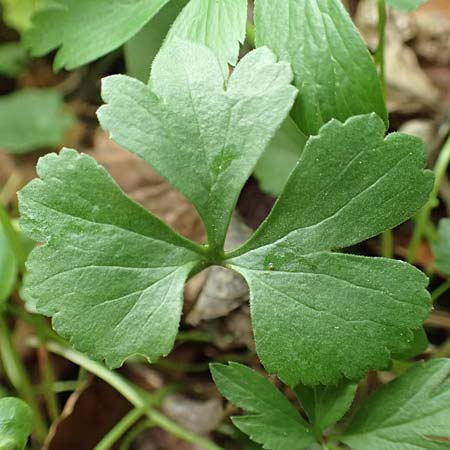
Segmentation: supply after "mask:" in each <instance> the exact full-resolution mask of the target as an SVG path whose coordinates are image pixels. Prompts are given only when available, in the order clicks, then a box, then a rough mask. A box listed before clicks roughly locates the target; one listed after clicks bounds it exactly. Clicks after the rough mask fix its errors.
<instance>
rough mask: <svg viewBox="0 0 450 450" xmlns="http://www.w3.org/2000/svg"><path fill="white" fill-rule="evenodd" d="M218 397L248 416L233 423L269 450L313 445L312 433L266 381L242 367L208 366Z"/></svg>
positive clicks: (295, 448)
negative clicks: (229, 402) (217, 390)
mask: <svg viewBox="0 0 450 450" xmlns="http://www.w3.org/2000/svg"><path fill="white" fill-rule="evenodd" d="M211 373H212V375H213V379H214V382H215V383H216V386H217V388H218V389H219V391H220V392H221V394H222V395H223V396H224V397H226V398H227V399H228V400H230V401H231V402H232V403H234V404H235V405H236V406H238V407H239V408H242V409H244V410H245V411H246V412H247V413H248V414H246V415H244V416H235V417H233V418H232V421H233V423H234V424H235V425H236V426H237V427H238V428H239V429H240V430H241V431H242V432H244V433H245V434H247V435H249V436H250V438H251V439H252V440H254V441H255V442H257V443H259V444H263V446H264V448H265V449H270V450H300V449H304V448H306V447H308V446H309V445H310V444H312V443H313V442H314V441H315V435H314V433H313V432H312V429H311V428H310V427H309V425H308V424H307V423H306V422H305V421H304V419H303V418H302V417H301V415H300V414H299V413H298V411H296V409H295V408H294V406H293V405H292V404H291V403H290V402H289V401H288V400H287V399H286V397H285V396H284V395H283V394H282V393H281V392H280V391H279V390H278V389H277V388H276V387H275V386H274V385H273V384H272V383H271V382H270V381H269V380H267V379H266V378H264V377H263V376H262V375H260V374H259V373H257V372H255V371H254V370H252V369H249V368H248V367H246V366H243V365H241V364H236V363H230V364H229V365H222V364H212V365H211Z"/></svg>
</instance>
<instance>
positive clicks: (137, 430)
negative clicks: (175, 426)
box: [119, 420, 154, 450]
mask: <svg viewBox="0 0 450 450" xmlns="http://www.w3.org/2000/svg"><path fill="white" fill-rule="evenodd" d="M153 426H154V425H153V424H152V423H151V422H150V421H148V420H147V421H146V422H142V423H140V424H138V425H137V426H135V427H134V428H133V429H132V430H131V431H130V432H129V433H128V434H127V435H126V436H125V437H124V439H123V440H122V444H121V445H120V449H119V450H129V449H130V447H131V445H132V444H133V442H134V440H135V439H136V438H137V437H138V436H139V435H140V434H141V433H142V432H143V431H144V430H148V429H149V428H152V427H153Z"/></svg>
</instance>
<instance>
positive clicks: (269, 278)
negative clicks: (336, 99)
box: [228, 114, 433, 386]
mask: <svg viewBox="0 0 450 450" xmlns="http://www.w3.org/2000/svg"><path fill="white" fill-rule="evenodd" d="M383 134H384V125H383V122H382V121H381V119H379V118H378V117H377V116H376V115H375V114H372V115H366V116H357V117H354V118H351V119H349V120H348V121H347V122H345V124H342V123H340V122H337V121H335V120H333V121H331V122H330V123H329V124H327V125H325V126H324V127H323V128H322V129H321V131H320V134H319V136H317V137H312V138H310V139H309V141H308V143H307V144H306V147H305V149H304V151H303V153H302V156H301V157H300V160H299V162H298V164H297V167H296V168H295V169H294V171H293V172H292V174H291V176H290V178H289V180H288V183H287V185H286V187H285V189H284V191H283V193H282V194H281V196H280V198H279V199H278V201H277V203H276V204H275V206H274V208H273V210H272V212H271V214H270V215H269V217H268V218H267V219H266V221H265V222H264V223H263V224H262V225H261V227H260V228H259V229H258V230H257V231H256V233H255V234H254V235H253V237H252V238H250V240H249V241H248V242H247V243H246V244H244V246H243V247H241V248H240V249H238V250H236V251H235V252H232V253H231V255H229V258H231V259H229V260H228V264H229V267H231V268H233V269H235V270H237V271H238V272H240V273H241V274H242V275H243V276H244V277H245V278H246V279H247V282H248V284H249V286H250V293H251V298H250V302H251V309H252V322H253V328H254V333H255V340H256V346H257V350H258V354H259V356H260V357H261V359H262V361H263V363H264V365H265V367H266V368H267V370H268V371H269V372H271V373H273V372H275V373H277V374H278V375H279V376H280V377H281V378H282V379H283V380H284V381H285V382H286V383H287V384H289V385H291V386H295V385H297V384H299V383H302V384H306V385H316V384H336V383H337V382H338V381H339V379H340V378H341V377H342V376H345V377H347V378H350V379H357V378H362V377H363V376H364V374H365V372H366V371H367V370H368V369H383V368H386V367H387V365H388V364H389V361H390V355H391V353H392V352H395V353H396V352H401V351H404V350H406V349H407V348H408V346H410V344H411V343H412V341H413V338H414V335H413V331H414V330H416V329H418V328H420V327H421V324H422V322H423V320H424V319H425V318H426V317H427V315H428V313H429V310H430V299H429V295H428V293H427V292H426V290H425V287H426V285H427V278H426V277H425V276H424V275H423V274H422V273H421V272H419V271H418V270H417V269H415V268H414V267H412V266H409V265H407V264H405V263H402V262H400V261H394V260H388V259H382V258H379V259H376V258H365V257H358V256H352V255H346V254H339V253H332V252H331V251H332V250H336V249H339V248H343V247H346V246H350V245H353V244H356V243H358V242H360V241H363V240H365V239H368V238H369V237H372V236H374V235H377V234H379V233H380V232H382V231H383V230H384V229H385V228H389V227H394V226H396V225H398V224H399V223H401V222H402V221H404V220H405V219H407V218H408V217H410V216H411V215H413V214H414V213H415V212H416V211H417V210H418V209H419V208H420V207H421V206H422V205H423V204H424V203H425V202H426V200H427V198H428V195H429V193H430V191H431V189H432V186H433V175H432V173H431V172H430V171H424V170H423V166H424V164H425V159H424V149H423V144H422V143H421V141H420V140H418V139H417V138H414V137H411V136H406V135H401V134H393V135H390V136H388V137H387V138H386V139H383ZM293 324H295V326H294V327H293Z"/></svg>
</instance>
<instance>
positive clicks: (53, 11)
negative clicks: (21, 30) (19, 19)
mask: <svg viewBox="0 0 450 450" xmlns="http://www.w3.org/2000/svg"><path fill="white" fill-rule="evenodd" d="M168 1H169V0H151V1H149V0H95V1H92V0H55V1H53V2H52V3H51V4H50V5H48V6H47V7H46V8H45V9H43V10H42V11H39V12H38V13H37V14H36V15H35V16H34V17H33V25H32V27H31V28H30V29H29V30H28V31H27V33H26V34H25V36H24V42H25V43H26V45H27V46H28V47H29V48H30V50H31V52H32V54H33V55H34V56H41V55H44V54H46V53H48V52H50V51H52V50H56V49H59V50H58V53H57V55H56V58H55V62H54V67H55V69H56V70H59V69H62V68H65V69H68V70H70V69H74V68H76V67H79V66H82V65H83V64H86V63H88V62H90V61H93V60H95V59H97V58H99V57H100V56H103V55H105V54H106V53H108V52H110V51H112V50H114V49H116V48H118V47H120V46H121V45H122V44H123V43H125V42H126V41H127V40H129V39H130V38H132V37H133V36H134V35H135V34H136V33H137V32H138V31H139V30H140V29H141V28H142V27H143V26H144V25H145V24H146V23H147V22H148V21H149V20H150V19H151V18H152V17H153V16H154V15H155V14H156V13H157V12H158V11H159V10H160V9H161V8H162V7H163V6H164V5H165V4H166V3H167V2H168Z"/></svg>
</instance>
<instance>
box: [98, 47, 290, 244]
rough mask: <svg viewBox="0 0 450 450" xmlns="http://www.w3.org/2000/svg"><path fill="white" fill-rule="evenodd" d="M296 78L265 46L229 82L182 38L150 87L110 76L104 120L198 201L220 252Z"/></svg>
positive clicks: (161, 58) (157, 66)
mask: <svg viewBox="0 0 450 450" xmlns="http://www.w3.org/2000/svg"><path fill="white" fill-rule="evenodd" d="M192 61H195V64H192ZM291 80H292V72H291V70H290V68H289V65H288V64H287V63H278V62H276V60H275V57H274V55H273V54H272V53H271V52H270V51H269V50H268V49H266V48H260V49H258V50H255V51H253V52H251V53H249V54H247V55H246V56H245V57H244V58H243V59H242V61H241V62H240V63H239V64H238V66H237V67H236V69H235V70H234V72H233V74H232V76H231V77H230V79H229V80H228V82H226V80H225V79H224V77H223V74H222V71H221V67H220V64H219V62H218V60H217V58H216V57H215V56H214V54H213V52H212V51H211V50H210V49H208V48H206V47H204V46H202V45H199V44H195V43H191V42H187V41H181V40H176V41H175V42H173V43H172V44H171V45H168V46H166V47H164V48H163V49H162V50H161V52H160V53H159V54H158V56H157V58H156V59H155V61H154V63H153V67H152V74H151V80H150V86H147V85H145V84H143V83H141V82H138V81H137V80H133V79H131V78H128V77H125V76H113V77H108V78H106V79H105V80H104V81H103V88H102V95H103V99H104V100H105V102H106V103H107V104H106V105H105V106H102V107H101V108H100V110H99V112H98V117H99V120H100V123H101V125H102V127H103V128H104V129H105V130H107V131H109V132H110V133H111V137H112V139H113V140H115V141H116V142H117V143H118V144H120V145H121V146H123V147H125V148H127V149H128V150H130V151H132V152H134V153H136V154H137V155H139V156H140V157H141V158H143V159H144V160H145V161H147V162H148V163H149V164H150V165H151V166H153V167H154V168H155V169H156V170H157V171H158V172H159V173H160V174H161V175H162V176H163V177H165V178H166V179H167V180H168V181H169V182H170V183H171V184H172V185H173V186H175V187H176V188H177V189H178V190H179V191H181V192H182V193H183V194H184V195H185V196H186V197H187V198H188V199H189V200H190V201H191V202H192V203H193V204H194V206H195V207H196V208H197V210H198V212H199V214H200V216H201V217H202V219H203V221H204V223H205V227H206V230H207V233H208V238H209V244H210V246H211V247H212V248H213V249H215V250H216V249H217V251H218V252H221V251H222V250H223V242H224V239H225V234H226V231H227V228H228V224H229V220H230V217H231V214H232V211H233V209H234V207H235V204H236V202H237V199H238V196H239V193H240V191H241V189H242V187H243V186H244V184H245V181H246V180H247V178H248V177H249V176H250V174H251V172H252V171H253V169H254V166H255V165H256V162H257V161H258V159H259V157H260V156H261V154H262V152H263V151H264V149H265V147H266V146H267V144H268V142H269V141H270V139H271V138H272V136H273V135H274V133H275V131H276V130H277V128H278V127H279V126H280V125H281V123H282V121H283V119H284V118H285V116H286V115H287V114H288V111H289V110H290V108H291V106H292V103H293V101H294V98H295V95H296V90H295V88H294V87H292V86H291V85H290V84H289V83H290V81H291ZM225 85H226V88H225V89H224V86H225Z"/></svg>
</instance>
